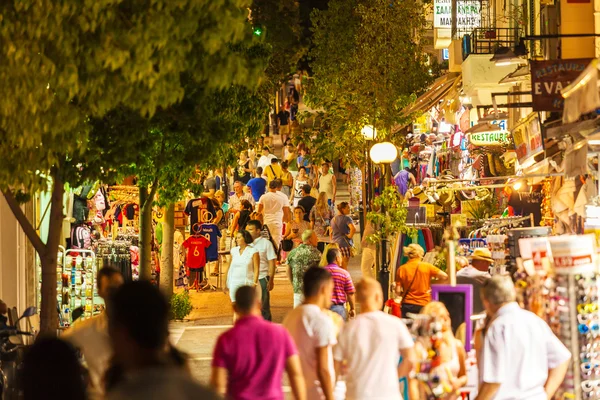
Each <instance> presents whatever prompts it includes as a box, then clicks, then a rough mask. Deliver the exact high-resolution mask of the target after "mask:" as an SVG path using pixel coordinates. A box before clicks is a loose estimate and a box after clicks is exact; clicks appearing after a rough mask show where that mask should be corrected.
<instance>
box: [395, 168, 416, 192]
mask: <svg viewBox="0 0 600 400" xmlns="http://www.w3.org/2000/svg"><path fill="white" fill-rule="evenodd" d="M394 184H395V185H396V190H398V193H400V195H402V197H404V195H406V192H408V189H409V188H411V187H413V186H417V181H416V180H415V177H414V175H413V174H412V173H411V172H410V168H408V167H406V168H404V169H402V170H400V172H398V173H397V174H395V175H394ZM409 184H410V186H409Z"/></svg>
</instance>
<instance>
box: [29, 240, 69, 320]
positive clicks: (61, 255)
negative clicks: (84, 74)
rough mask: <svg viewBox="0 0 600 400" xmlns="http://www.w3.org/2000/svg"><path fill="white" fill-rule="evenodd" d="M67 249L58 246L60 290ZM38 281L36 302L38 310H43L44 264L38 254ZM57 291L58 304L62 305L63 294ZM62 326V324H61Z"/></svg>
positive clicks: (58, 284) (57, 260)
mask: <svg viewBox="0 0 600 400" xmlns="http://www.w3.org/2000/svg"><path fill="white" fill-rule="evenodd" d="M64 257H65V248H64V247H63V246H58V253H57V255H56V264H57V272H56V283H57V286H56V287H57V288H58V289H60V288H61V287H62V269H63V264H64V260H65V258H64ZM35 261H36V277H37V279H36V281H37V293H36V300H37V309H38V310H41V309H42V307H41V305H42V262H41V260H40V257H39V255H37V253H36V260H35ZM58 289H57V299H58V304H61V302H62V293H61V291H60V290H58ZM61 326H62V324H61Z"/></svg>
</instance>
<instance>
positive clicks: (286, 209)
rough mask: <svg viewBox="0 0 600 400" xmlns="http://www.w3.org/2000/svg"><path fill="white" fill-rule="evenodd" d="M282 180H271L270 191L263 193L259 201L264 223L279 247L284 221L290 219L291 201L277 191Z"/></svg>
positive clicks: (259, 210)
mask: <svg viewBox="0 0 600 400" xmlns="http://www.w3.org/2000/svg"><path fill="white" fill-rule="evenodd" d="M280 184H281V181H280V180H278V179H275V180H272V181H271V182H269V192H268V193H265V194H263V195H262V196H261V197H260V200H259V201H258V209H257V211H258V212H259V213H261V214H262V215H263V219H264V223H265V225H267V227H268V228H269V232H271V238H272V239H273V242H274V243H275V246H276V247H279V243H280V242H281V235H282V229H283V223H284V222H287V221H289V220H290V214H291V212H290V202H289V200H288V198H287V197H286V196H285V195H284V194H283V193H282V194H278V193H277V187H278V186H280Z"/></svg>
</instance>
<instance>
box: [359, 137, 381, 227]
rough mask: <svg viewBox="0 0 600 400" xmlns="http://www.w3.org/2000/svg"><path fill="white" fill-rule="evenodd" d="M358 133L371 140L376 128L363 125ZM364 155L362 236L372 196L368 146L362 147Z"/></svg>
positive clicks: (373, 138)
mask: <svg viewBox="0 0 600 400" xmlns="http://www.w3.org/2000/svg"><path fill="white" fill-rule="evenodd" d="M360 133H361V134H362V136H363V138H364V139H365V141H367V142H372V141H373V140H375V138H376V137H377V129H375V127H374V126H373V125H365V126H364V127H363V128H362V130H361V132H360ZM364 155H365V166H364V173H363V179H362V181H363V201H362V203H363V217H362V221H361V231H360V235H361V237H362V234H363V232H364V229H365V225H366V219H367V212H368V211H369V205H370V204H371V200H372V198H373V179H372V172H371V163H370V162H369V153H368V147H365V148H364Z"/></svg>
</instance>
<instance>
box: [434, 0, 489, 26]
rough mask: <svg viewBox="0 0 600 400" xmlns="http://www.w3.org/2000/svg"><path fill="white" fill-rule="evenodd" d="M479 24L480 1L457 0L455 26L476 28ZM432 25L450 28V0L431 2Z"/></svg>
mask: <svg viewBox="0 0 600 400" xmlns="http://www.w3.org/2000/svg"><path fill="white" fill-rule="evenodd" d="M479 26H481V2H480V1H479V0H458V1H457V2H456V27H457V28H462V29H464V28H478V27H479ZM433 27H434V28H452V0H435V1H434V4H433Z"/></svg>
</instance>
